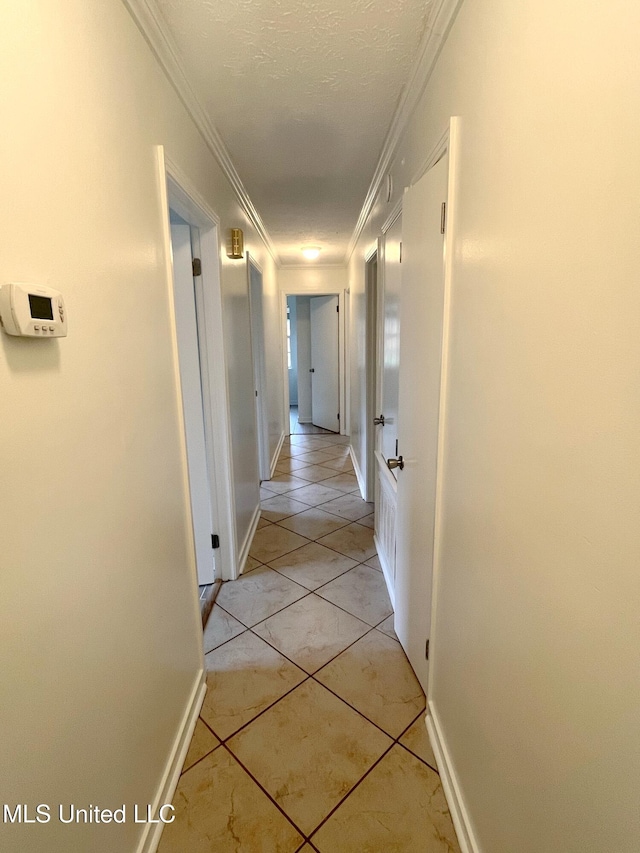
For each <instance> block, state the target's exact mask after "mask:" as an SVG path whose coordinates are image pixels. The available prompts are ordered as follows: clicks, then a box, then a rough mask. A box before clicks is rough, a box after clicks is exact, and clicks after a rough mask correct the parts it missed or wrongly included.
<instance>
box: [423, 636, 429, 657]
mask: <svg viewBox="0 0 640 853" xmlns="http://www.w3.org/2000/svg"><path fill="white" fill-rule="evenodd" d="M424 656H425V658H426V659H427V660H429V640H427V644H426V646H425V647H424Z"/></svg>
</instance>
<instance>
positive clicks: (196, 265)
mask: <svg viewBox="0 0 640 853" xmlns="http://www.w3.org/2000/svg"><path fill="white" fill-rule="evenodd" d="M191 269H192V270H193V277H194V278H196V277H197V276H199V275H202V261H201V260H200V258H194V259H193V260H192V261H191Z"/></svg>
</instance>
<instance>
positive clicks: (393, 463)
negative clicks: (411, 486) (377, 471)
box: [387, 456, 404, 471]
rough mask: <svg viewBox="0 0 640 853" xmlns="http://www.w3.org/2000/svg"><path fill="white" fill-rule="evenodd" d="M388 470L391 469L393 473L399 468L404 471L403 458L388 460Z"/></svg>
mask: <svg viewBox="0 0 640 853" xmlns="http://www.w3.org/2000/svg"><path fill="white" fill-rule="evenodd" d="M387 468H389V470H390V471H393V469H394V468H399V469H400V470H401V471H402V469H403V468H404V461H403V459H402V456H398V458H397V459H387Z"/></svg>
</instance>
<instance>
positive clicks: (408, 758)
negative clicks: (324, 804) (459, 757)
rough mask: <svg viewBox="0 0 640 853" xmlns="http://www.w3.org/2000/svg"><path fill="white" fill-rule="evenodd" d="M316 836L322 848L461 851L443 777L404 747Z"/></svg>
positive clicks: (331, 852) (352, 852)
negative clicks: (445, 792)
mask: <svg viewBox="0 0 640 853" xmlns="http://www.w3.org/2000/svg"><path fill="white" fill-rule="evenodd" d="M214 754H215V753H214ZM311 841H312V842H313V844H314V846H315V847H317V848H318V850H319V851H320V853H336V851H338V850H339V851H340V853H460V847H459V846H458V842H457V839H456V834H455V830H454V828H453V823H452V822H451V815H450V814H449V810H448V809H447V804H446V802H445V798H444V793H443V790H442V785H441V784H440V777H439V776H438V774H437V773H434V771H433V770H431V769H430V768H429V767H427V766H426V765H425V764H423V763H422V762H421V761H418V759H417V758H415V757H414V756H413V755H411V753H409V752H407V751H406V750H404V749H402V747H400V746H394V747H393V749H392V750H391V751H390V752H389V753H388V754H387V755H385V756H384V758H383V759H382V761H380V763H379V764H377V765H376V767H374V769H373V770H372V771H371V773H370V774H369V775H368V776H367V777H366V779H364V780H363V782H362V783H361V784H360V785H358V787H357V788H356V790H355V791H354V792H353V793H352V794H351V796H349V797H348V798H347V799H346V800H345V802H344V803H342V805H341V806H340V808H338V809H337V810H336V812H335V814H333V815H332V816H331V817H330V818H329V820H328V821H327V822H326V823H325V824H324V826H322V827H321V828H320V830H319V831H318V833H317V835H314V836H313V838H312V839H311Z"/></svg>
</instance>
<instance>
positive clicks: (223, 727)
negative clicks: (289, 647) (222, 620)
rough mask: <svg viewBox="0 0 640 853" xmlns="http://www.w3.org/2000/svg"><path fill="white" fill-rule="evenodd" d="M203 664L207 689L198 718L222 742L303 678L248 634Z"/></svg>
mask: <svg viewBox="0 0 640 853" xmlns="http://www.w3.org/2000/svg"><path fill="white" fill-rule="evenodd" d="M204 661H205V666H206V669H207V687H208V689H207V695H206V696H205V699H204V704H203V706H202V710H201V712H200V716H201V717H202V719H203V720H204V721H205V722H206V723H207V725H208V726H210V727H211V728H212V729H213V731H214V732H215V733H216V734H217V736H218V737H219V738H222V740H225V739H226V738H228V737H229V735H231V734H233V732H236V731H238V729H239V728H241V727H242V726H244V725H245V723H248V722H249V720H252V719H253V718H254V717H256V716H257V715H258V714H259V713H260V712H261V711H264V709H265V708H268V707H269V705H271V704H273V703H274V702H275V701H277V700H278V699H279V698H280V697H281V696H283V695H284V694H285V693H287V691H289V690H291V689H292V688H293V687H295V686H296V684H299V683H300V682H301V681H302V680H303V679H304V678H305V674H304V673H303V672H302V671H301V670H300V669H298V667H297V666H294V665H293V664H292V663H291V662H290V661H288V660H286V658H284V657H283V656H282V655H281V654H279V653H278V652H277V651H276V650H275V649H273V648H271V646H269V645H268V644H267V643H265V642H263V640H261V639H260V638H259V637H256V636H255V634H252V633H251V632H250V631H246V632H245V633H244V634H240V636H238V637H235V638H234V639H233V640H229V642H228V643H225V644H224V646H220V647H219V648H217V649H215V650H214V651H212V652H209V654H208V655H205V659H204Z"/></svg>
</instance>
